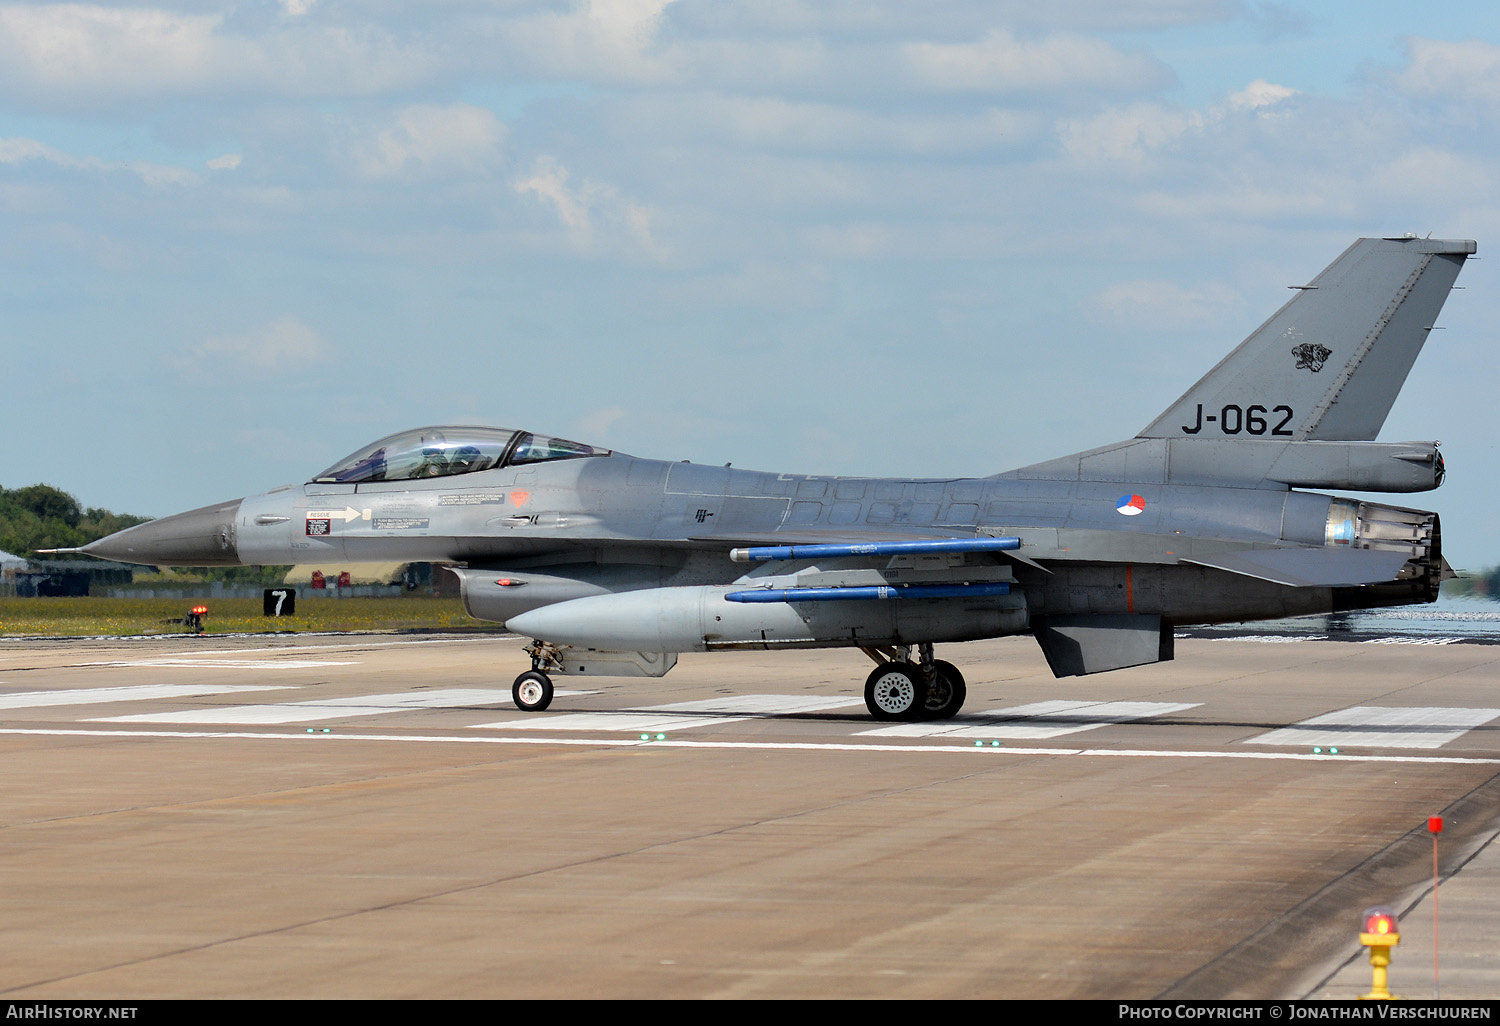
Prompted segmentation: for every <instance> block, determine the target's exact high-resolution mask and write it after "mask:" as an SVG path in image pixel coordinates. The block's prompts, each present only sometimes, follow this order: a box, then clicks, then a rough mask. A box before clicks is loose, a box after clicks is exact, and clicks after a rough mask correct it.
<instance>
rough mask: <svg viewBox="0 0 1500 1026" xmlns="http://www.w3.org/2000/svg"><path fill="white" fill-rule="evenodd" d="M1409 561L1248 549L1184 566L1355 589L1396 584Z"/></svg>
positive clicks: (1295, 584) (1354, 553) (1382, 555)
mask: <svg viewBox="0 0 1500 1026" xmlns="http://www.w3.org/2000/svg"><path fill="white" fill-rule="evenodd" d="M1409 559H1410V555H1409V554H1408V553H1405V552H1400V551H1394V552H1393V551H1391V550H1389V549H1245V550H1242V551H1240V552H1225V553H1221V554H1219V555H1215V556H1203V557H1201V558H1198V559H1185V560H1183V562H1184V563H1194V564H1196V565H1198V566H1207V567H1212V568H1214V569H1215V570H1228V571H1229V572H1230V573H1234V574H1243V575H1245V576H1246V577H1256V578H1259V579H1260V580H1262V581H1271V582H1272V583H1273V584H1285V585H1287V586H1288V587H1292V588H1351V587H1355V586H1357V585H1361V584H1384V583H1386V582H1389V581H1394V580H1396V578H1397V575H1398V574H1399V573H1400V572H1401V568H1402V567H1404V566H1405V565H1406V563H1407V561H1408V560H1409Z"/></svg>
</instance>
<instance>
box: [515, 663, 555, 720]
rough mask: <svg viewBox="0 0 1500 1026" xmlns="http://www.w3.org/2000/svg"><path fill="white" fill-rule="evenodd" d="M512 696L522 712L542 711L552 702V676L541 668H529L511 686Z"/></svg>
mask: <svg viewBox="0 0 1500 1026" xmlns="http://www.w3.org/2000/svg"><path fill="white" fill-rule="evenodd" d="M510 697H511V700H512V701H514V702H515V703H516V708H517V709H519V710H521V711H522V712H541V711H542V710H543V709H545V708H547V706H549V705H551V704H552V678H551V677H548V676H547V675H546V674H545V673H543V672H542V671H541V670H527V671H526V672H525V673H523V674H521V675H520V676H519V677H517V678H516V682H515V683H514V684H512V685H511V686H510Z"/></svg>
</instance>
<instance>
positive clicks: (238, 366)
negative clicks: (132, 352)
mask: <svg viewBox="0 0 1500 1026" xmlns="http://www.w3.org/2000/svg"><path fill="white" fill-rule="evenodd" d="M185 355H186V358H187V365H188V366H189V367H190V368H191V369H192V370H193V371H195V372H197V373H198V374H209V375H222V374H223V373H225V372H228V373H230V374H239V375H248V376H251V377H256V378H269V377H273V376H276V375H278V374H280V373H282V372H283V371H289V370H300V369H303V368H305V367H307V366H308V365H310V364H315V363H320V362H322V361H323V360H325V359H327V358H328V356H329V355H330V353H329V349H328V343H327V342H325V341H324V340H323V337H322V336H321V335H319V334H318V333H317V332H316V331H314V330H313V329H312V328H310V327H308V326H307V325H306V324H304V323H302V322H301V321H300V320H298V319H297V318H296V317H290V316H288V317H280V318H277V319H276V320H274V321H272V322H271V323H269V324H267V325H265V326H264V327H261V328H257V329H256V330H254V331H251V332H249V333H247V334H244V335H220V336H215V337H213V338H209V339H206V340H205V341H203V342H202V343H200V344H198V345H197V346H195V347H193V348H192V349H190V350H188V351H187V353H186V354H185Z"/></svg>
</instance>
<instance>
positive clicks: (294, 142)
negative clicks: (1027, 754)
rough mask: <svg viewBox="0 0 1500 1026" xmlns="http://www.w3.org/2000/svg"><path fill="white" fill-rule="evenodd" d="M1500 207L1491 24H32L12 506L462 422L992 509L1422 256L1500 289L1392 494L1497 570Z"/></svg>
mask: <svg viewBox="0 0 1500 1026" xmlns="http://www.w3.org/2000/svg"><path fill="white" fill-rule="evenodd" d="M1497 189H1500V5H1495V4H1492V3H1488V2H1480V0H1455V2H1452V3H1449V4H1446V5H1438V6H1431V5H1427V6H1419V5H1414V4H1410V3H1394V2H1353V0H1350V2H1319V3H1310V2H1290V0H1288V2H1277V3H1270V2H1267V3H1260V2H1253V0H1138V2H1133V3H1129V4H1121V3H1119V2H1118V0H1050V2H1048V3H1036V2H1035V0H1027V2H1012V0H929V2H924V3H922V4H913V3H910V2H909V0H867V2H854V0H824V2H813V0H551V2H531V0H422V2H414V0H413V2H407V0H243V2H233V0H219V2H215V0H203V2H192V3H189V2H163V3H157V4H153V5H140V6H132V5H128V4H115V3H111V4H88V3H5V2H3V0H0V354H3V363H0V379H3V381H4V385H5V388H4V396H3V398H0V437H3V438H4V439H5V444H4V445H3V446H0V485H3V486H5V487H11V488H14V487H20V486H22V485H27V484H33V483H38V482H45V483H48V484H52V485H55V486H56V487H59V488H62V489H64V490H66V491H69V492H71V493H72V494H74V495H75V496H76V497H77V498H78V499H79V500H80V502H82V503H83V504H84V505H85V506H102V507H106V508H109V509H113V510H116V511H118V512H130V513H138V514H146V515H152V516H160V515H165V514H168V513H173V512H178V511H180V510H184V509H189V508H193V507H197V506H202V505H206V504H208V503H211V502H216V501H220V500H224V499H229V498H233V497H237V496H241V495H245V494H250V493H254V492H259V491H264V490H265V489H267V488H270V487H274V486H276V485H280V484H285V483H291V482H299V481H305V480H307V479H308V478H310V477H311V476H312V475H314V474H315V473H317V472H318V471H319V470H322V469H323V468H325V467H327V466H329V465H330V464H332V463H334V462H335V461H336V460H338V459H339V458H341V457H343V456H344V455H346V454H347V453H349V452H351V451H353V450H354V449H356V448H358V447H359V446H361V445H362V444H364V443H366V442H368V441H371V440H373V439H375V438H378V437H380V436H383V435H386V434H390V433H393V432H396V431H400V430H404V429H407V428H412V427H417V426H422V425H427V424H489V425H496V426H504V427H519V428H526V429H528V430H533V431H537V432H540V433H544V434H551V435H560V436H563V437H568V438H574V439H577V440H579V441H583V442H588V443H592V444H595V445H601V446H606V447H610V448H614V449H618V450H621V451H624V452H629V453H632V454H634V455H639V456H652V457H659V458H664V459H691V460H693V461H695V462H705V463H717V464H722V463H728V462H732V463H734V465H735V466H739V467H746V468H750V469H761V470H777V471H784V472H794V473H813V474H844V475H874V476H927V477H951V476H977V475H985V474H991V473H996V472H1000V471H1004V470H1008V469H1012V468H1014V467H1017V466H1022V465H1026V464H1029V463H1034V462H1039V461H1041V460H1044V459H1049V458H1052V457H1056V456H1061V455H1064V454H1066V453H1069V452H1074V451H1078V450H1082V449H1087V448H1091V447H1094V446H1097V445H1103V444H1106V443H1109V442H1113V441H1117V440H1120V439H1123V438H1128V437H1130V436H1132V435H1134V434H1135V433H1136V432H1137V431H1139V430H1141V429H1142V428H1143V427H1144V426H1145V425H1146V424H1147V423H1149V422H1150V421H1151V420H1153V419H1154V418H1155V417H1156V415H1157V414H1158V413H1160V412H1161V411H1162V410H1164V409H1166V408H1167V407H1168V406H1169V405H1170V404H1171V403H1172V402H1173V400H1175V399H1176V398H1177V396H1179V395H1180V394H1181V393H1182V392H1184V391H1185V390H1186V389H1187V388H1188V386H1190V385H1191V384H1192V383H1193V382H1194V381H1196V380H1197V379H1198V378H1199V377H1200V376H1201V375H1202V374H1203V373H1204V372H1205V371H1206V370H1208V368H1210V367H1211V366H1213V365H1214V364H1215V363H1216V362H1217V361H1218V360H1219V359H1220V358H1221V357H1222V356H1223V355H1224V354H1225V353H1227V352H1228V351H1229V350H1230V349H1231V348H1233V347H1234V346H1235V345H1236V344H1238V342H1239V341H1240V340H1241V339H1242V338H1244V337H1245V336H1246V335H1247V334H1249V333H1250V332H1251V331H1252V330H1253V329H1254V328H1255V327H1257V326H1258V325H1259V324H1260V323H1261V322H1262V321H1263V320H1264V319H1265V318H1266V317H1268V316H1269V315H1270V314H1271V313H1272V312H1274V311H1275V310H1276V309H1277V308H1278V307H1279V306H1280V305H1281V304H1282V303H1283V302H1285V301H1286V299H1287V298H1288V296H1289V295H1290V293H1288V292H1287V291H1286V287H1287V286H1289V285H1295V284H1300V283H1303V282H1306V281H1307V280H1309V279H1310V278H1311V277H1312V276H1313V275H1315V274H1316V273H1317V272H1318V271H1319V270H1321V269H1322V268H1323V267H1324V266H1326V265H1327V264H1328V263H1330V262H1331V261H1332V260H1333V259H1334V258H1335V257H1336V256H1337V255H1338V254H1339V253H1340V252H1342V251H1343V250H1344V249H1345V248H1346V247H1347V246H1348V245H1349V244H1350V243H1351V242H1352V241H1353V240H1354V239H1355V238H1358V237H1361V236H1389V235H1401V234H1404V233H1408V232H1411V233H1415V234H1419V235H1428V234H1431V235H1433V236H1434V237H1439V238H1467V239H1475V240H1478V243H1479V256H1480V258H1481V259H1478V260H1471V261H1470V262H1469V264H1468V265H1467V266H1466V267H1465V269H1464V272H1463V274H1462V275H1461V276H1460V279H1459V285H1460V286H1463V289H1462V290H1461V291H1455V292H1454V293H1453V294H1452V298H1451V299H1450V300H1449V302H1448V305H1447V306H1446V308H1445V309H1444V312H1443V315H1442V317H1441V318H1440V319H1439V322H1438V324H1439V326H1440V327H1441V328H1442V329H1443V330H1441V331H1437V332H1434V333H1433V335H1432V337H1431V339H1430V341H1429V342H1428V344H1427V347H1426V349H1425V350H1424V352H1423V354H1422V357H1421V358H1420V359H1419V360H1418V362H1417V365H1416V367H1415V369H1414V370H1413V372H1412V375H1411V377H1410V378H1409V380H1408V382H1407V386H1406V388H1405V390H1404V392H1403V393H1402V396H1401V397H1400V399H1399V400H1398V401H1397V405H1396V407H1395V408H1394V409H1393V410H1392V413H1391V416H1390V418H1389V419H1388V420H1387V422H1386V426H1385V429H1384V431H1383V432H1382V434H1381V439H1382V440H1386V441H1402V440H1422V439H1437V440H1440V441H1442V442H1443V443H1444V454H1445V456H1446V459H1447V464H1448V470H1449V477H1448V483H1447V484H1446V485H1445V486H1444V487H1443V488H1442V489H1441V490H1440V491H1438V492H1436V493H1433V494H1430V495H1428V494H1423V495H1416V496H1397V497H1395V499H1394V500H1391V499H1387V500H1386V501H1394V502H1395V504H1397V505H1411V506H1419V507H1422V508H1427V509H1435V510H1437V511H1438V512H1440V513H1441V515H1442V518H1443V526H1444V541H1445V546H1446V551H1447V554H1448V556H1449V559H1450V561H1451V562H1452V563H1453V564H1454V565H1455V566H1459V567H1471V568H1479V567H1482V566H1490V565H1494V564H1497V563H1500V511H1497V502H1496V500H1497V494H1496V492H1497V488H1496V484H1495V474H1494V469H1495V467H1496V464H1497V455H1500V454H1497V451H1496V443H1495V439H1496V435H1497V429H1496V426H1495V416H1494V414H1493V408H1494V404H1495V399H1496V389H1495V384H1496V374H1495V372H1494V371H1495V362H1494V359H1493V357H1492V355H1491V354H1492V346H1491V334H1490V333H1491V331H1492V329H1493V326H1494V325H1496V324H1497V323H1500V290H1497V288H1496V285H1497V281H1496V270H1495V269H1497V268H1500V257H1496V256H1491V253H1492V252H1500V250H1496V251H1492V250H1491V249H1490V247H1491V246H1492V245H1500V195H1497ZM1487 256H1489V257H1490V259H1488V260H1486V259H1484V258H1485V257H1487Z"/></svg>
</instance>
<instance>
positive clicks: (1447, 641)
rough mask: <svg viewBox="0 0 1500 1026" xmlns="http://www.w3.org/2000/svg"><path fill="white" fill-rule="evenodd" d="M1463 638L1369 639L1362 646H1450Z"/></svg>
mask: <svg viewBox="0 0 1500 1026" xmlns="http://www.w3.org/2000/svg"><path fill="white" fill-rule="evenodd" d="M1462 640H1464V639H1463V638H1369V639H1367V640H1365V641H1362V642H1361V643H1360V644H1363V645H1452V644H1455V643H1456V642H1460V641H1462Z"/></svg>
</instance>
